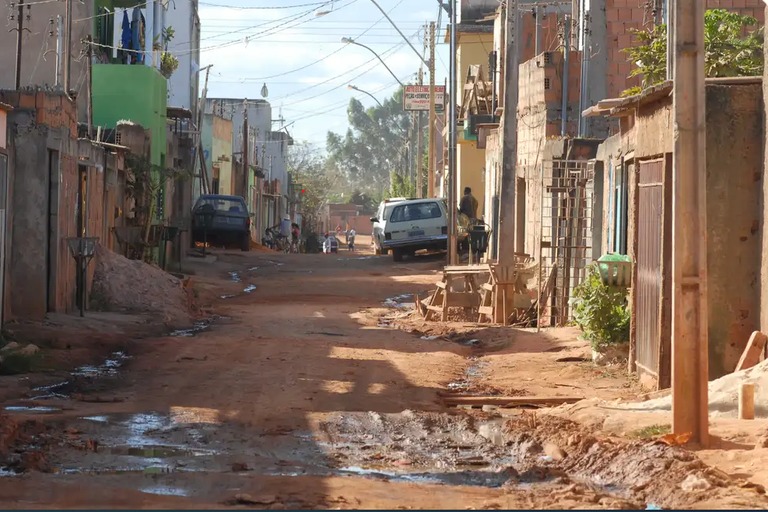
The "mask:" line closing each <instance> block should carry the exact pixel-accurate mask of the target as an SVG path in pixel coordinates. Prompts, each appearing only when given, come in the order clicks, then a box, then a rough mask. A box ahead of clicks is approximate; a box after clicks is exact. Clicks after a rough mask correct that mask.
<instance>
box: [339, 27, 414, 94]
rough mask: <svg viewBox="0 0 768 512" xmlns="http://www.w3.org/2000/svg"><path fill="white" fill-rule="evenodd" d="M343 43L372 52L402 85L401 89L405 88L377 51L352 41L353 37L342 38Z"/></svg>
mask: <svg viewBox="0 0 768 512" xmlns="http://www.w3.org/2000/svg"><path fill="white" fill-rule="evenodd" d="M341 42H342V43H345V44H355V45H357V46H362V47H363V48H365V49H366V50H368V51H369V52H371V53H372V54H374V55H375V56H376V58H377V59H379V62H381V65H382V66H384V67H385V68H387V71H389V74H390V75H392V77H393V78H394V79H395V80H396V81H397V83H399V84H400V87H404V85H403V82H401V81H400V79H399V78H397V76H396V75H395V74H394V73H393V72H392V70H391V69H389V66H387V64H386V63H385V62H384V59H382V58H381V56H380V55H379V54H378V53H376V52H375V51H373V50H372V49H371V48H369V47H368V46H365V45H364V44H362V43H358V42H357V41H355V40H354V39H352V38H351V37H342V38H341Z"/></svg>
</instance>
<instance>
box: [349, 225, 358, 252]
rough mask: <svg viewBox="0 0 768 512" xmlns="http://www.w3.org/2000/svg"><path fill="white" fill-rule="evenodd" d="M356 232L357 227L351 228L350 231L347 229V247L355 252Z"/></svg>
mask: <svg viewBox="0 0 768 512" xmlns="http://www.w3.org/2000/svg"><path fill="white" fill-rule="evenodd" d="M356 234H357V233H355V228H351V229H350V230H349V231H347V248H348V249H349V250H350V251H353V252H354V250H355V235H356Z"/></svg>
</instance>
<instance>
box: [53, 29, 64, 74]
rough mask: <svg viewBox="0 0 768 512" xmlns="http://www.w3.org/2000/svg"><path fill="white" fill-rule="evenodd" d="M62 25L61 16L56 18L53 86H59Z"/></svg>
mask: <svg viewBox="0 0 768 512" xmlns="http://www.w3.org/2000/svg"><path fill="white" fill-rule="evenodd" d="M63 27H64V23H63V21H62V19H61V16H56V79H55V82H54V85H56V87H58V86H59V85H61V52H62V50H63V48H62V47H63V46H64V45H63V39H64V33H63V32H64V29H63Z"/></svg>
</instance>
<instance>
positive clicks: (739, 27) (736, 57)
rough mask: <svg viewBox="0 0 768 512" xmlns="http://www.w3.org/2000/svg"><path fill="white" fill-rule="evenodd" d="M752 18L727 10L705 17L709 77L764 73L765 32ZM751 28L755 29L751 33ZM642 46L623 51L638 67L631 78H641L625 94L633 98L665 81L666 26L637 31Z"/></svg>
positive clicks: (705, 44) (758, 74) (706, 67)
mask: <svg viewBox="0 0 768 512" xmlns="http://www.w3.org/2000/svg"><path fill="white" fill-rule="evenodd" d="M757 25H758V22H757V20H756V19H755V18H753V17H752V16H744V15H742V14H739V13H736V12H730V11H727V10H725V9H709V10H707V11H706V13H705V14H704V52H705V53H704V68H705V71H706V74H707V76H708V77H728V76H761V75H762V73H763V34H762V32H763V29H762V27H758V26H757ZM749 27H755V28H753V29H752V30H749ZM633 34H634V36H635V38H636V39H637V40H638V41H639V42H640V44H639V45H637V46H633V47H631V48H626V49H624V50H623V51H624V52H625V53H626V54H627V55H628V56H629V59H630V61H631V62H633V63H635V64H636V65H637V67H636V68H635V69H633V70H632V72H631V73H630V75H629V76H631V77H635V76H640V77H642V82H641V86H639V87H632V88H630V89H627V90H626V91H624V92H623V93H622V96H631V95H633V94H637V93H639V92H640V91H641V90H642V89H645V88H648V87H652V86H654V85H657V84H659V83H661V82H663V81H664V80H665V79H666V74H667V72H666V70H667V26H666V25H663V24H662V25H657V26H656V27H654V28H653V29H652V30H635V31H633Z"/></svg>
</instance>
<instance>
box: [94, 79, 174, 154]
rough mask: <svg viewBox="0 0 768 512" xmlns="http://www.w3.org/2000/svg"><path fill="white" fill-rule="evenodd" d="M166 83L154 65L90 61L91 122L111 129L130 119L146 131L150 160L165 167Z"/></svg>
mask: <svg viewBox="0 0 768 512" xmlns="http://www.w3.org/2000/svg"><path fill="white" fill-rule="evenodd" d="M167 97H168V84H167V81H166V79H165V77H164V76H163V75H162V74H160V71H158V70H157V69H156V68H153V67H150V66H145V65H142V64H135V65H127V64H94V66H93V124H94V125H96V126H103V127H105V128H114V127H115V126H117V123H118V122H119V121H131V122H133V123H135V124H138V125H141V126H142V127H143V128H145V129H147V130H149V134H150V140H151V151H150V160H151V162H152V163H153V164H154V165H159V166H162V167H165V151H166V147H167V144H166V135H167V132H168V127H167V112H166V107H167V105H166V102H167Z"/></svg>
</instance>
